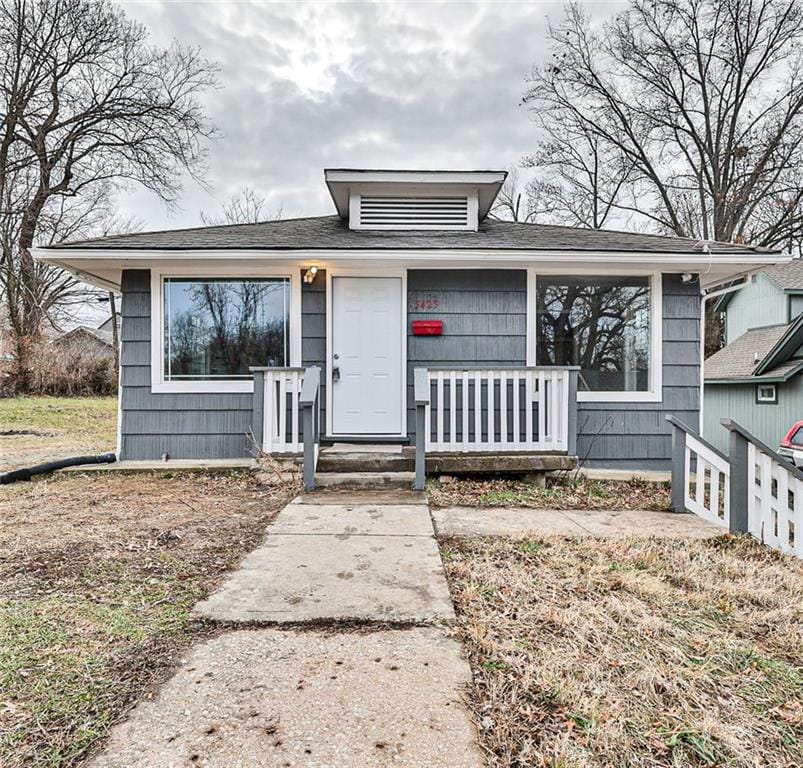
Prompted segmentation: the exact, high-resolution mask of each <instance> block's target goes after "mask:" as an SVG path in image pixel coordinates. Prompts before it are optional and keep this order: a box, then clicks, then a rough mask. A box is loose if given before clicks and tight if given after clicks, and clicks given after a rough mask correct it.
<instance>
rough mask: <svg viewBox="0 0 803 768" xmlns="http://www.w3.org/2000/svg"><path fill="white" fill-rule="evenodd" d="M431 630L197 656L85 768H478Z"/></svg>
mask: <svg viewBox="0 0 803 768" xmlns="http://www.w3.org/2000/svg"><path fill="white" fill-rule="evenodd" d="M469 681H470V672H469V669H468V665H467V664H466V662H465V661H464V660H463V659H462V657H461V655H460V647H459V645H458V643H457V642H456V641H454V640H450V639H448V638H446V637H445V636H444V634H443V632H442V631H441V630H439V629H435V628H431V627H428V628H416V629H409V630H379V631H374V632H355V631H341V632H337V633H335V632H321V631H313V630H305V631H300V630H280V629H255V630H240V631H233V632H226V633H224V634H222V635H220V636H219V637H217V638H215V639H214V640H210V641H209V642H207V643H204V644H202V645H199V646H196V648H195V649H193V650H192V651H191V652H190V653H189V655H188V656H187V657H186V659H185V661H184V663H183V664H182V665H181V668H180V670H179V671H178V672H177V673H176V674H175V675H174V676H173V677H172V678H171V679H170V680H169V681H168V682H167V683H166V684H165V685H164V686H163V687H162V689H161V691H160V692H159V694H158V695H157V696H156V698H155V699H153V700H152V701H145V702H143V703H141V704H139V705H138V706H137V707H136V709H135V710H134V712H133V713H132V715H131V718H130V719H129V720H128V721H127V722H125V723H123V724H122V725H120V726H117V727H116V728H115V729H114V731H113V732H112V737H111V739H110V741H109V744H108V745H107V748H106V750H105V751H104V752H103V754H101V755H100V756H98V757H97V758H96V759H95V760H94V761H93V762H92V763H91V766H92V768H157V767H158V768H187V767H192V766H199V767H200V766H204V768H284V767H285V766H293V768H301V767H303V768H380V766H391V765H392V766H401V767H403V768H481V766H482V765H483V762H482V758H481V757H480V755H479V753H478V751H477V749H476V747H475V746H474V742H475V733H474V728H473V726H472V724H471V722H470V720H469V718H468V716H467V714H466V712H465V710H464V708H463V705H462V703H461V700H460V692H461V690H462V688H463V687H464V686H465V685H467V684H468V683H469Z"/></svg>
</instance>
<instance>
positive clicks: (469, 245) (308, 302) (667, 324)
mask: <svg viewBox="0 0 803 768" xmlns="http://www.w3.org/2000/svg"><path fill="white" fill-rule="evenodd" d="M323 181H324V182H325V184H326V186H327V188H328V190H329V192H330V194H331V196H332V202H333V205H334V209H335V211H334V215H331V216H319V217H314V218H301V219H287V220H280V221H267V222H261V223H256V224H242V225H231V226H210V227H199V228H195V229H186V230H174V231H168V232H164V231H162V232H143V233H136V234H129V235H121V236H113V237H105V238H98V239H95V240H87V241H83V242H75V243H63V244H60V245H58V246H54V247H49V248H38V249H34V254H35V258H36V259H38V260H40V261H42V262H46V263H49V264H53V265H56V266H59V267H62V268H64V269H67V270H71V271H72V272H74V273H75V274H79V275H81V279H85V280H90V281H91V282H93V283H94V284H95V285H97V286H99V287H102V288H104V289H106V290H113V291H119V292H121V293H122V302H121V314H122V316H123V326H122V327H123V334H122V348H121V358H122V359H121V404H120V424H119V437H120V444H119V446H118V455H119V456H120V458H122V459H149V460H150V459H159V458H160V457H162V456H164V455H167V456H169V457H170V458H174V459H224V458H237V457H245V456H248V455H250V453H251V451H252V447H253V446H252V441H251V440H250V439H249V438H250V437H253V441H256V442H257V443H258V444H259V446H260V447H261V448H262V449H263V450H264V451H265V452H268V453H273V454H277V455H278V454H282V453H298V452H299V451H300V447H301V446H300V437H299V435H300V431H299V430H300V429H301V428H302V425H301V424H300V419H299V413H300V412H301V406H302V404H303V403H306V405H307V407H309V408H310V409H312V407H313V404H314V403H319V405H320V410H319V411H318V410H317V409H316V411H315V412H316V413H320V425H321V427H320V432H321V433H322V436H321V442H322V443H327V442H329V443H331V442H339V443H340V442H348V443H356V444H365V443H367V444H371V443H377V444H380V443H382V444H386V443H391V442H392V443H397V444H399V445H405V444H408V443H418V444H419V445H423V446H425V448H426V450H427V451H429V452H431V453H433V454H437V455H444V454H446V455H451V456H452V457H453V458H455V457H456V459H455V460H456V461H458V460H463V459H465V460H467V458H466V457H470V454H484V455H486V456H488V455H491V456H493V455H495V454H497V455H499V456H503V455H507V454H510V453H511V452H518V453H526V454H528V455H537V454H540V455H542V456H547V455H549V456H552V455H555V454H566V455H568V456H570V457H573V456H577V457H582V458H584V459H586V460H587V461H588V463H589V465H596V466H604V467H614V468H622V469H628V468H632V469H638V470H644V469H666V468H668V467H669V465H670V460H671V437H670V430H669V425H668V423H667V421H666V419H665V416H666V415H667V414H674V415H675V416H677V417H678V418H679V419H681V420H683V421H685V422H686V423H687V424H689V425H690V426H692V427H693V428H695V429H696V428H698V418H699V411H700V385H701V380H700V360H701V339H702V334H701V320H700V301H701V297H702V295H703V293H704V292H706V291H713V290H715V289H717V288H719V287H721V286H723V285H727V284H729V283H731V282H732V281H733V280H734V279H735V278H736V277H738V276H739V275H742V274H745V273H747V272H750V271H753V270H760V269H765V268H768V267H771V266H772V265H773V264H776V263H777V262H778V261H780V260H782V259H783V258H784V256H783V255H782V254H781V253H780V252H778V251H775V250H771V249H765V248H760V247H752V246H746V245H737V244H732V243H702V242H700V241H698V240H694V239H684V238H678V237H661V236H657V235H647V234H644V233H634V232H613V231H598V230H587V229H580V228H574V227H562V226H548V225H542V224H523V223H517V222H509V221H496V220H494V219H492V218H491V217H489V215H488V214H489V211H490V209H491V207H492V205H493V202H494V199H495V198H496V195H497V194H498V192H499V190H500V187H501V186H502V184H503V182H504V181H505V173H504V172H501V171H420V170H409V171H398V170H395V171H391V170H360V169H329V170H326V171H325V173H324V179H323ZM302 381H303V383H304V384H307V383H308V384H309V386H307V387H304V386H303V384H302V383H301V382H302ZM303 390H306V394H305V393H304V391H303ZM302 395H303V396H304V397H303V402H302ZM308 413H309V412H308ZM316 431H317V430H315V429H314V428H313V432H316ZM308 436H309V437H310V439H314V438H315V435H314V434H312V433H308ZM312 455H314V454H312ZM528 466H529V465H528Z"/></svg>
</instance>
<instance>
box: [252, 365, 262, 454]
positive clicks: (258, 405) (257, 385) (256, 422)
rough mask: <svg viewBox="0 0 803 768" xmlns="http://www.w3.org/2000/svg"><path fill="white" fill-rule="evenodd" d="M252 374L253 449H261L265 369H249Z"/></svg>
mask: <svg viewBox="0 0 803 768" xmlns="http://www.w3.org/2000/svg"><path fill="white" fill-rule="evenodd" d="M251 373H252V374H253V376H254V398H253V401H252V402H253V405H252V406H251V434H252V435H253V438H254V443H255V444H256V445H255V448H254V449H255V450H259V451H262V449H263V438H264V435H263V430H264V426H265V371H264V370H258V369H254V368H252V369H251Z"/></svg>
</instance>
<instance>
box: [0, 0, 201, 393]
mask: <svg viewBox="0 0 803 768" xmlns="http://www.w3.org/2000/svg"><path fill="white" fill-rule="evenodd" d="M214 84H215V71H214V67H213V66H212V65H210V64H209V63H208V62H207V61H205V60H204V59H203V58H201V56H200V54H199V53H198V51H197V50H194V49H189V48H185V47H181V46H179V45H178V44H174V45H172V46H171V47H170V48H168V49H160V48H157V47H154V46H152V45H151V44H150V43H149V42H148V39H147V32H146V30H145V29H144V28H143V27H142V26H141V25H140V24H137V23H136V22H134V21H132V20H130V19H129V18H127V17H126V15H125V14H124V13H123V12H122V11H121V10H120V9H119V8H117V7H116V6H114V5H112V4H111V3H110V2H108V0H0V99H2V102H1V105H0V108H2V110H3V115H4V120H3V123H2V125H0V205H1V206H2V207H1V208H0V239H1V240H2V242H1V243H0V245H1V246H2V253H1V254H0V287H1V288H2V291H3V298H4V300H5V303H6V306H7V309H8V315H9V323H10V326H11V329H12V334H13V337H14V339H15V340H16V350H15V351H16V357H17V367H18V369H19V371H18V372H19V375H20V376H21V377H23V378H24V376H25V366H26V349H27V346H28V344H29V343H30V340H31V339H35V338H36V337H37V336H38V334H39V333H40V332H41V329H42V325H43V323H44V322H45V321H46V320H47V319H48V318H49V317H51V316H52V314H53V313H55V312H57V311H58V310H59V309H62V308H63V307H64V306H65V305H68V304H69V303H70V302H71V301H73V300H74V299H75V293H76V288H77V286H76V281H75V280H74V279H73V278H72V277H70V276H69V275H67V274H66V273H64V272H62V271H60V270H54V269H53V268H51V267H46V266H44V265H41V264H35V263H34V261H33V259H32V257H31V253H30V249H31V247H32V246H33V245H34V244H38V243H53V242H59V241H61V240H63V239H65V238H67V237H72V236H73V235H74V234H75V233H76V232H78V231H86V228H87V226H88V221H89V220H90V219H91V218H92V216H93V215H94V212H93V208H94V205H96V204H97V203H98V202H99V201H100V202H103V201H106V203H107V206H106V207H107V208H108V201H109V196H110V194H112V193H113V192H114V191H115V190H116V189H117V188H118V187H119V185H120V184H123V183H126V182H136V183H138V184H141V185H143V186H145V187H146V188H148V189H150V190H151V191H153V192H154V193H155V194H156V195H157V196H158V197H160V198H161V199H162V200H163V201H164V202H165V203H166V204H167V205H171V204H173V203H174V202H175V201H176V198H177V195H178V193H179V190H180V187H181V174H182V173H183V172H185V171H188V172H189V173H190V174H191V175H193V176H195V177H196V178H200V177H201V175H202V173H203V159H204V154H205V150H204V146H203V140H204V139H206V138H209V137H212V136H213V135H214V129H213V128H212V127H211V126H210V125H209V123H208V121H207V119H206V117H205V115H204V112H203V109H202V107H201V105H200V103H199V101H198V96H199V95H200V94H201V93H202V92H203V91H204V90H205V89H206V88H208V87H211V86H213V85H214ZM93 204H94V205H93Z"/></svg>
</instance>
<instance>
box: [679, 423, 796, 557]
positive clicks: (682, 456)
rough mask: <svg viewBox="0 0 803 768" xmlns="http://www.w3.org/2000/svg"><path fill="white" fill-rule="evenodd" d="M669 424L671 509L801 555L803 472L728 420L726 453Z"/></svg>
mask: <svg viewBox="0 0 803 768" xmlns="http://www.w3.org/2000/svg"><path fill="white" fill-rule="evenodd" d="M667 420H668V421H669V422H670V423H671V424H672V508H673V509H674V510H675V511H676V512H683V511H684V510H688V511H690V512H694V513H695V514H697V515H699V516H700V517H702V518H705V519H706V520H709V521H710V522H713V523H716V524H717V525H722V526H724V527H726V528H728V530H730V531H731V532H732V533H749V534H750V535H751V536H753V537H754V538H756V539H757V540H758V541H760V542H762V543H763V544H766V545H767V546H768V547H772V548H773V549H777V550H778V551H780V552H785V553H789V554H793V555H795V556H796V557H800V558H803V472H801V471H800V470H799V469H798V468H797V467H795V466H794V465H793V464H790V463H789V462H788V461H786V459H784V458H783V457H782V456H779V455H778V454H777V453H776V452H775V451H773V450H772V449H771V448H769V447H768V446H766V445H765V444H764V443H762V442H761V441H760V440H759V439H758V438H756V437H754V436H753V435H751V434H750V433H749V432H748V431H747V430H746V429H744V427H742V426H740V425H739V424H737V423H736V422H734V421H732V420H731V419H723V421H722V426H723V427H725V428H726V429H727V430H729V432H730V446H729V451H728V455H727V456H725V455H724V454H722V453H720V452H719V451H717V450H716V449H715V448H714V447H713V446H712V445H710V444H709V443H707V442H706V441H705V440H703V439H702V438H701V437H700V436H699V435H697V434H695V433H694V432H693V431H692V430H691V429H690V428H689V427H687V426H686V425H685V424H683V422H681V421H679V420H678V419H676V418H674V417H673V416H667Z"/></svg>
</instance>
